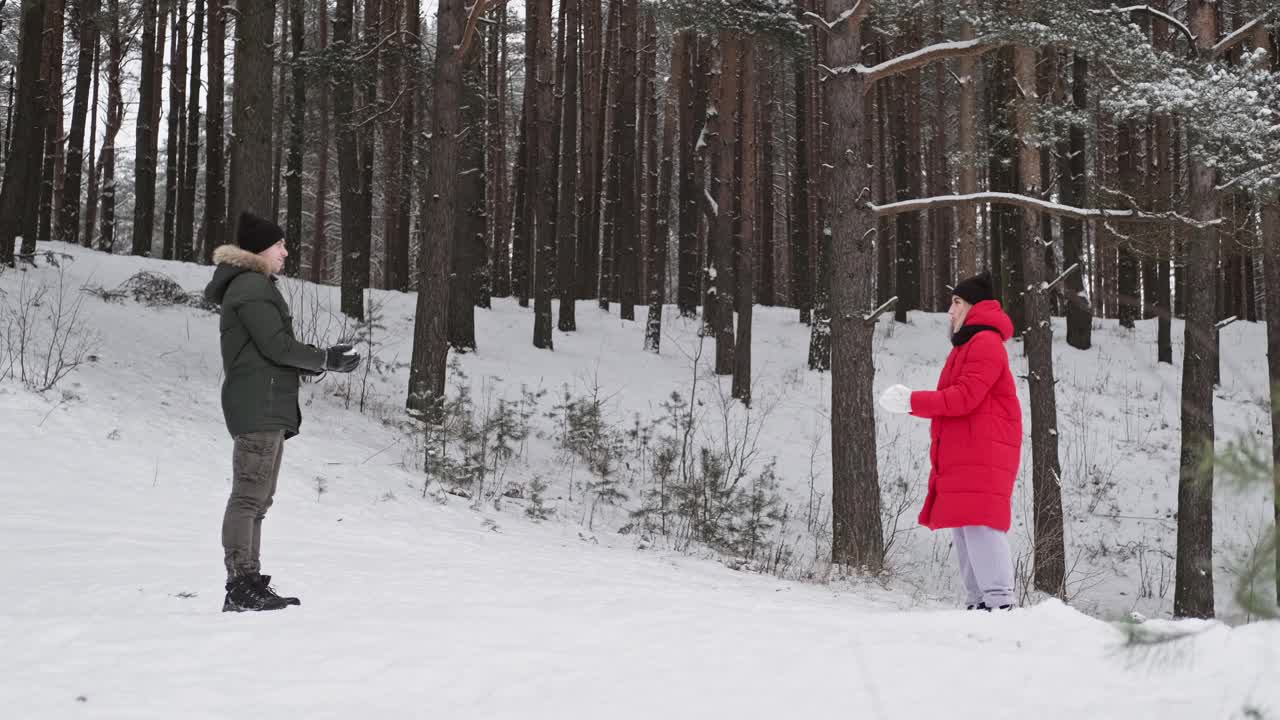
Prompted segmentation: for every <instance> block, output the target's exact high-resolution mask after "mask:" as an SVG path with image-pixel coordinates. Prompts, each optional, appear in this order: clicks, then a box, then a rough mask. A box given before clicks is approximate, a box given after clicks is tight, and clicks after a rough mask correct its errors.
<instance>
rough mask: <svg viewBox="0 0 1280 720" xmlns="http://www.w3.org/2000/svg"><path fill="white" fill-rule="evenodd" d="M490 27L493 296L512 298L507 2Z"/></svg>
mask: <svg viewBox="0 0 1280 720" xmlns="http://www.w3.org/2000/svg"><path fill="white" fill-rule="evenodd" d="M495 13H496V17H495V18H494V22H493V24H492V25H491V26H490V31H489V43H488V46H487V47H486V49H487V51H488V54H487V60H486V63H485V66H486V69H487V71H488V75H487V78H486V79H487V80H488V106H487V113H486V120H485V130H486V133H487V136H486V143H487V149H486V154H485V164H486V168H487V169H486V171H485V174H486V175H487V176H488V182H487V183H485V187H486V188H487V190H488V193H489V217H490V220H491V221H492V228H491V230H490V232H489V242H490V243H491V244H492V247H493V253H492V256H493V260H492V265H493V295H494V296H495V297H510V295H511V214H510V213H511V209H510V208H511V205H510V203H509V202H508V200H507V198H508V195H507V192H508V187H507V185H508V183H507V150H506V148H507V126H506V97H507V96H506V84H507V83H506V43H507V35H506V27H507V25H506V18H507V6H506V3H503V4H501V5H500V6H499V7H497V8H496V9H495Z"/></svg>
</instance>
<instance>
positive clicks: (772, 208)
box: [756, 53, 778, 305]
mask: <svg viewBox="0 0 1280 720" xmlns="http://www.w3.org/2000/svg"><path fill="white" fill-rule="evenodd" d="M774 62H775V61H774V56H773V54H772V53H765V54H763V56H762V58H761V60H760V68H759V70H758V72H760V74H761V75H760V95H761V96H762V98H761V102H760V104H761V105H762V106H763V110H762V112H761V115H760V147H761V152H760V178H759V182H758V183H757V186H756V187H757V193H758V194H759V197H760V200H759V202H760V205H759V208H760V213H759V218H758V221H757V227H758V228H759V230H758V232H759V233H760V264H759V270H758V275H759V277H760V289H759V290H758V291H757V299H758V300H759V302H760V304H761V305H776V304H777V302H778V291H777V278H776V277H775V276H776V275H777V269H776V260H775V258H774V255H775V253H776V252H777V251H776V249H775V240H774V224H775V222H776V219H777V209H776V204H775V200H774V197H775V196H774V180H775V171H774V163H775V160H774V148H773V116H774V114H775V113H776V112H777V91H776V90H775V73H774Z"/></svg>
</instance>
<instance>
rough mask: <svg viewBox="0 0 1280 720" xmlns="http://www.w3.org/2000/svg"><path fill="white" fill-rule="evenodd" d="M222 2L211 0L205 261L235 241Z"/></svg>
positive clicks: (206, 146)
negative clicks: (230, 220)
mask: <svg viewBox="0 0 1280 720" xmlns="http://www.w3.org/2000/svg"><path fill="white" fill-rule="evenodd" d="M224 7H225V5H224V4H223V3H222V2H217V1H215V0H209V5H208V13H207V16H208V19H209V72H208V75H209V90H208V92H209V95H208V101H207V102H206V104H205V118H204V122H205V136H204V137H205V203H204V227H205V243H204V244H205V249H204V258H205V262H209V261H210V260H211V259H212V257H213V249H214V248H215V247H217V246H218V245H220V244H222V243H227V242H234V236H232V235H230V234H229V233H228V232H227V212H226V207H227V205H226V203H227V176H226V155H225V148H226V133H225V132H224V127H225V125H224V118H225V115H226V109H225V105H226V103H225V102H224V101H223V97H224V95H225V90H226V81H225V79H224V78H225V77H226V38H227V18H226V11H225V10H224Z"/></svg>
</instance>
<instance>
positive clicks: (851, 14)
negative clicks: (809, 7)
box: [803, 0, 871, 31]
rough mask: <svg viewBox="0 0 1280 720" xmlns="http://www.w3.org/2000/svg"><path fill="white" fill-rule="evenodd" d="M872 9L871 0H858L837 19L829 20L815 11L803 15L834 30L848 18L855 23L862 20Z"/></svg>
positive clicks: (827, 28) (825, 27)
mask: <svg viewBox="0 0 1280 720" xmlns="http://www.w3.org/2000/svg"><path fill="white" fill-rule="evenodd" d="M870 11H871V0H858V1H857V2H855V3H854V4H853V5H851V6H850V7H849V9H848V10H845V11H844V12H842V13H840V14H839V15H837V16H836V19H835V20H832V21H830V22H828V21H827V19H826V18H824V17H822V16H821V15H819V14H817V13H815V12H806V13H805V14H804V15H803V17H804V19H806V20H809V21H811V22H813V23H814V24H815V25H818V26H819V27H821V28H823V29H825V30H828V31H830V30H834V29H835V28H836V26H837V25H839V24H840V23H842V22H845V21H846V20H848V21H852V22H853V23H858V22H861V21H862V19H863V18H864V17H866V16H867V13H868V12H870Z"/></svg>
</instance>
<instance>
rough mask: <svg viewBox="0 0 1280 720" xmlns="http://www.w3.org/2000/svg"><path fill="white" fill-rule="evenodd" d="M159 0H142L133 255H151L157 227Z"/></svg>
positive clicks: (135, 143) (135, 145)
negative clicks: (153, 108)
mask: <svg viewBox="0 0 1280 720" xmlns="http://www.w3.org/2000/svg"><path fill="white" fill-rule="evenodd" d="M156 22H157V8H156V0H142V73H141V76H140V78H139V81H138V82H139V89H138V120H137V131H136V133H135V136H134V137H135V142H134V151H135V160H134V186H133V198H134V199H133V203H134V205H133V250H132V252H133V254H134V255H150V254H151V244H152V234H153V229H154V227H155V199H156V155H155V136H156V123H155V117H154V116H153V115H152V114H151V112H150V108H151V106H152V105H154V104H155V97H156V93H158V92H159V91H160V88H159V83H158V82H156V77H155V76H156V68H157V65H158V63H159V58H157V57H156Z"/></svg>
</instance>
